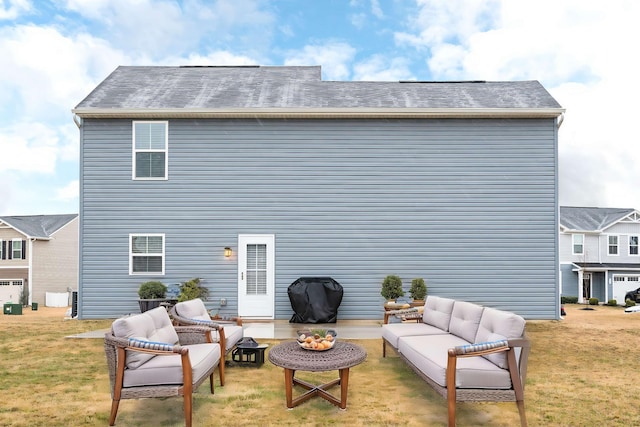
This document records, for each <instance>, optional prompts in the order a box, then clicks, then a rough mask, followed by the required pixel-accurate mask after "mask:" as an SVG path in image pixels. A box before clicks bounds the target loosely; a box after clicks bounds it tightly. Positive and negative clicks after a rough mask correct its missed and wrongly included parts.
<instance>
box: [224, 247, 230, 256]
mask: <svg viewBox="0 0 640 427" xmlns="http://www.w3.org/2000/svg"><path fill="white" fill-rule="evenodd" d="M230 256H231V248H230V247H226V248H224V257H225V258H229V257H230Z"/></svg>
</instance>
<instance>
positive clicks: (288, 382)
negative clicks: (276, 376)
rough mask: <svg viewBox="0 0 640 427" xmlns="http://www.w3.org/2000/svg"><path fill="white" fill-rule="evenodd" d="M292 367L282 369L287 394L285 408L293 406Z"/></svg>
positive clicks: (293, 372) (293, 373)
mask: <svg viewBox="0 0 640 427" xmlns="http://www.w3.org/2000/svg"><path fill="white" fill-rule="evenodd" d="M295 372H296V371H294V370H293V369H286V368H285V370H284V390H285V394H286V396H287V408H289V409H291V408H293V376H294V375H295Z"/></svg>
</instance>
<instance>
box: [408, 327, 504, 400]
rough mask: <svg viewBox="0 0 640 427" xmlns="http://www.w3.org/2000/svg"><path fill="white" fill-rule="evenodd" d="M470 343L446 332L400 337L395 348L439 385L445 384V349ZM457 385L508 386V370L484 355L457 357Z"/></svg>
mask: <svg viewBox="0 0 640 427" xmlns="http://www.w3.org/2000/svg"><path fill="white" fill-rule="evenodd" d="M467 344H469V343H468V342H466V341H465V340H463V339H462V338H460V337H458V336H455V335H451V334H447V335H432V336H411V337H401V338H400V339H399V340H398V350H399V352H400V354H401V355H402V357H404V358H405V359H406V360H408V361H409V362H410V363H411V364H413V365H414V366H415V367H416V368H417V369H418V370H420V371H421V372H422V373H424V374H425V375H426V376H428V377H429V378H431V379H432V380H433V381H434V382H436V383H437V384H439V385H440V386H442V387H446V385H447V378H446V377H447V352H448V349H450V348H453V347H456V346H459V345H467ZM456 388H494V389H505V390H508V389H510V388H511V377H510V375H509V371H508V370H506V369H501V368H499V367H498V366H496V365H495V364H494V363H491V362H490V361H488V360H486V359H485V358H483V357H464V358H458V360H457V364H456Z"/></svg>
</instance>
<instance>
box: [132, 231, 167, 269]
mask: <svg viewBox="0 0 640 427" xmlns="http://www.w3.org/2000/svg"><path fill="white" fill-rule="evenodd" d="M147 273H153V274H164V234H130V235H129V274H147Z"/></svg>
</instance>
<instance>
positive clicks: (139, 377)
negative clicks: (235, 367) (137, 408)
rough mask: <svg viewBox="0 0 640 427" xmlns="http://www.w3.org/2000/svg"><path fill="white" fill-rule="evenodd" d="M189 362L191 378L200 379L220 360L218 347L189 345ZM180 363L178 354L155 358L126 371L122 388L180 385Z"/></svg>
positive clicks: (181, 381) (181, 380) (212, 345)
mask: <svg viewBox="0 0 640 427" xmlns="http://www.w3.org/2000/svg"><path fill="white" fill-rule="evenodd" d="M186 347H187V348H188V349H189V361H190V362H191V368H192V370H193V378H201V377H202V376H203V375H204V374H205V373H206V371H207V370H208V369H209V368H211V366H212V365H214V366H215V365H217V364H218V362H219V360H220V346H219V345H214V344H191V345H188V346H186ZM182 383H183V379H182V361H181V357H180V355H179V354H171V355H167V356H164V355H162V356H155V357H153V358H152V359H150V360H149V361H147V362H146V363H144V364H143V365H140V366H139V367H138V368H136V369H129V370H127V374H126V375H125V376H124V382H123V386H124V387H136V386H150V385H171V384H182Z"/></svg>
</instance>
